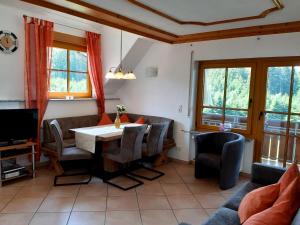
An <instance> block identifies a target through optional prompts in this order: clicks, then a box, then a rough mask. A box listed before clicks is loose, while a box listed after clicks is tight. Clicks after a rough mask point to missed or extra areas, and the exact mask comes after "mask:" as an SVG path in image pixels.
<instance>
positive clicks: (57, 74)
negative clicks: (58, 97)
mask: <svg viewBox="0 0 300 225" xmlns="http://www.w3.org/2000/svg"><path fill="white" fill-rule="evenodd" d="M67 77H68V75H67V72H61V71H51V73H50V92H67V91H68V81H67Z"/></svg>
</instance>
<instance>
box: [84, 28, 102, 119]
mask: <svg viewBox="0 0 300 225" xmlns="http://www.w3.org/2000/svg"><path fill="white" fill-rule="evenodd" d="M86 43H87V55H88V71H89V75H90V79H91V81H92V85H93V88H94V91H95V94H96V99H97V107H98V112H99V114H102V113H103V112H105V102H104V90H103V77H102V60H101V35H100V34H95V33H92V32H86Z"/></svg>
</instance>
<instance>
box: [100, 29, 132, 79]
mask: <svg viewBox="0 0 300 225" xmlns="http://www.w3.org/2000/svg"><path fill="white" fill-rule="evenodd" d="M122 53H123V31H122V30H121V48H120V66H119V67H111V68H110V69H109V71H108V73H107V74H106V75H105V78H107V79H117V80H121V79H123V80H134V79H136V76H135V75H134V73H133V72H132V71H128V70H126V69H125V68H124V67H123V64H122V59H123V57H122ZM113 69H117V71H115V72H113V71H112V70H113Z"/></svg>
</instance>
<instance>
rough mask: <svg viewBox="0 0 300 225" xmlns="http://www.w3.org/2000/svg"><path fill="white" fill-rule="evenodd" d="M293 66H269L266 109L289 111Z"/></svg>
mask: <svg viewBox="0 0 300 225" xmlns="http://www.w3.org/2000/svg"><path fill="white" fill-rule="evenodd" d="M291 72H292V67H269V68H268V81H267V99H266V110H267V111H273V112H288V105H289V93H290V82H291Z"/></svg>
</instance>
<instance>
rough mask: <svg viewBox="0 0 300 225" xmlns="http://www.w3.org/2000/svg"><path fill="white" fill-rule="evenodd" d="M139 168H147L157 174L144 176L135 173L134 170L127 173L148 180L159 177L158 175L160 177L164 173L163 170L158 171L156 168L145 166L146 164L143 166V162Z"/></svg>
mask: <svg viewBox="0 0 300 225" xmlns="http://www.w3.org/2000/svg"><path fill="white" fill-rule="evenodd" d="M141 168H143V169H145V170H149V171H151V172H153V173H155V174H157V175H156V176H154V177H146V176H143V175H140V174H137V173H135V172H134V171H133V172H132V171H131V172H130V173H129V174H130V175H132V176H135V177H139V178H142V179H145V180H150V181H151V180H155V179H157V178H160V177H162V176H164V175H165V174H164V173H163V172H160V171H158V170H155V169H152V168H149V167H147V166H144V165H143V164H142V165H141Z"/></svg>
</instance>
